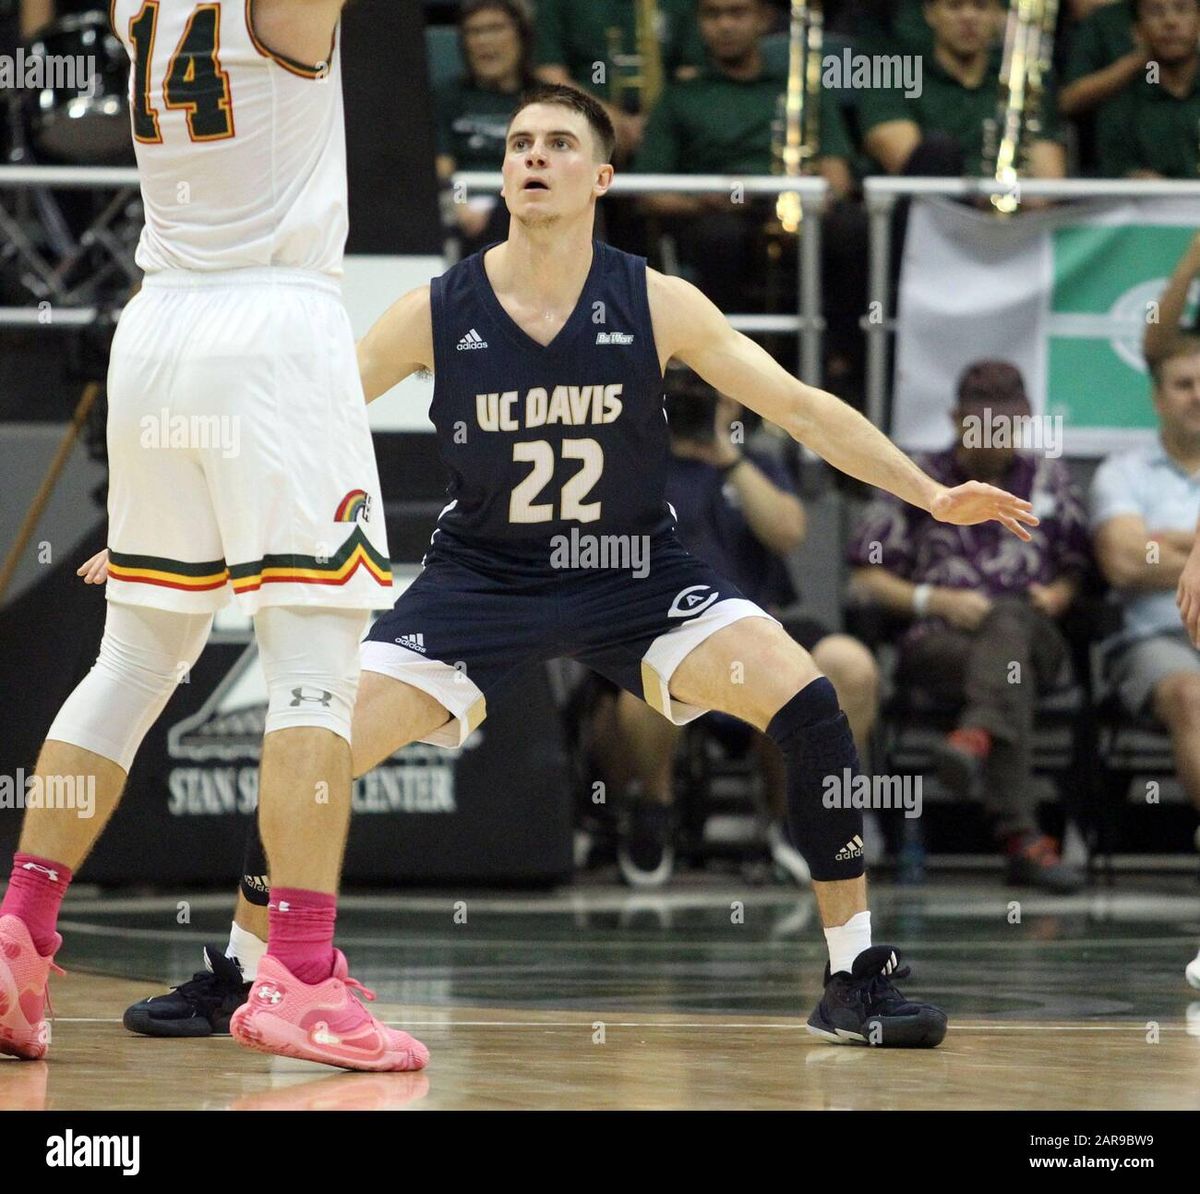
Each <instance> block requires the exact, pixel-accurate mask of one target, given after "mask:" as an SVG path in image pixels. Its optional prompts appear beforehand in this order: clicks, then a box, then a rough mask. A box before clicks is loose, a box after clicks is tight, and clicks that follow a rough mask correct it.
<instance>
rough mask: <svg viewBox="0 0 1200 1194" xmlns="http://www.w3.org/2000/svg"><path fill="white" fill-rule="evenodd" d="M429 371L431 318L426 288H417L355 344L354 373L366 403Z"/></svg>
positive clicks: (380, 318)
mask: <svg viewBox="0 0 1200 1194" xmlns="http://www.w3.org/2000/svg"><path fill="white" fill-rule="evenodd" d="M432 368H433V315H432V312H431V309H430V305H429V287H428V286H418V287H417V288H416V290H410V291H409V292H408V293H407V294H406V295H405V296H404V297H403V298H401V299H398V300H397V301H396V302H395V303H393V304H392V305H391V306H390V307H389V308H388V309H387V311H385V312H384V313H383V314H382V315H381V316H380V317H379V319H377V320H376V321H375V324H374V326H373V327H372V328H371V330H370V331H369V332H367V334H366V335H365V336H364V337H363V338H362V339H361V340H360V341H359V342H358V371H359V373H360V374H362V383H363V391H364V393H365V394H366V396H367V401H368V402H374V401H375V399H376V398H379V397H380V396H381V395H383V394H386V393H387V392H388V390H390V389H391V388H392V387H393V386H395V385H398V384H399V383H400V382H402V381H403V380H404V379H405V378H406V377H408V376H409V375H410V374H413V373H418V372H420V371H421V370H422V369H430V370H431V369H432Z"/></svg>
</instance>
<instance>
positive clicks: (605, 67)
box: [536, 0, 704, 161]
mask: <svg viewBox="0 0 1200 1194" xmlns="http://www.w3.org/2000/svg"><path fill="white" fill-rule="evenodd" d="M656 9H657V21H656V26H657V27H656V29H655V40H656V42H657V44H658V48H659V52H660V55H661V59H662V68H663V81H664V82H669V81H670V80H672V79H678V78H687V77H688V76H689V75H691V74H694V73H695V71H696V70H697V69H698V68H699V67H701V66H703V65H704V47H703V46H702V45H701V44H700V37H699V33H698V32H697V30H696V0H657V4H656ZM536 61H537V73H538V77H539V78H540V79H543V80H544V81H545V82H547V83H570V84H573V85H574V86H576V87H583V88H586V89H587V90H589V91H592V92H593V93H594V94H595V95H596V96H597V97H598V98H599V99H600V100H601V101H602V102H603V103H604V106H605V108H606V109H607V110H608V114H609V116H610V117H612V122H613V127H614V129H615V130H616V133H617V157H618V160H619V161H628V160H629V158H631V157H632V156H633V154H634V153H635V152H636V151H637V148H638V145H639V144H640V143H641V139H642V130H643V126H644V124H645V120H646V116H647V114H648V112H649V110H650V108H652V107H653V100H654V98H656V97H653V96H651V97H650V102H647V97H646V96H645V95H644V94H643V91H642V88H641V87H640V86H639V83H638V80H639V78H640V77H641V76H642V72H643V71H644V69H645V63H643V62H642V58H641V46H640V45H639V41H638V29H637V5H635V4H632V3H630V0H586V3H581V2H580V0H538V5H537V52H536Z"/></svg>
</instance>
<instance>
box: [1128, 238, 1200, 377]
mask: <svg viewBox="0 0 1200 1194" xmlns="http://www.w3.org/2000/svg"><path fill="white" fill-rule="evenodd" d="M1197 278H1200V233H1197V234H1196V235H1195V236H1194V237H1193V238H1192V243H1191V244H1190V245H1188V248H1187V252H1186V253H1184V255H1183V256H1182V257H1181V258H1180V259H1179V263H1178V265H1176V266H1175V269H1174V272H1173V273H1172V274H1171V277H1170V279H1169V280H1168V281H1167V288H1166V289H1165V290H1164V291H1163V292H1162V295H1161V296H1160V297H1159V300H1158V311H1157V313H1156V314H1157V319H1155V320H1154V321H1153V322H1152V323H1148V324H1147V325H1146V334H1145V335H1144V336H1143V337H1142V355H1143V356H1144V357H1145V358H1146V363H1147V364H1149V365H1151V366H1153V365H1154V364H1155V363H1156V362H1157V361H1160V360H1161V359H1162V357H1163V355H1164V354H1165V353H1166V352H1168V351H1169V350H1170V349H1171V347H1172V346H1173V344H1174V342H1175V339H1176V337H1177V336H1178V335H1179V332H1180V325H1181V324H1182V323H1183V322H1184V318H1185V314H1186V310H1187V301H1188V291H1190V290H1191V289H1192V287H1193V285H1194V283H1195V282H1196V280H1197ZM1191 330H1192V331H1200V305H1198V306H1197V308H1196V310H1195V312H1194V313H1193V324H1192V328H1191Z"/></svg>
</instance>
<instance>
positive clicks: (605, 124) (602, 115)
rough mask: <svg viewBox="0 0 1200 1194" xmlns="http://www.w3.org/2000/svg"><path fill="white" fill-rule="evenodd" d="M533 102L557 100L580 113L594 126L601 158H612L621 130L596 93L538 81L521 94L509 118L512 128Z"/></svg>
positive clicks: (509, 125)
mask: <svg viewBox="0 0 1200 1194" xmlns="http://www.w3.org/2000/svg"><path fill="white" fill-rule="evenodd" d="M531 104H556V105H557V106H558V107H560V108H568V109H570V110H571V111H572V112H578V113H580V114H581V115H582V116H584V117H585V118H586V119H587V122H588V125H589V126H590V127H591V130H592V137H593V138H594V140H595V142H596V148H597V149H599V150H600V155H601V157H600V160H601V161H604V162H611V161H612V157H613V151H614V150H615V149H616V147H617V134H616V132H615V131H614V129H613V122H612V121H611V120H610V119H609V116H608V113H607V112H606V111H605V110H604V108H603V107H602V106H601V104H600V102H599V101H598V100H597V99H595V97H594V96H590V95H588V93H587V92H586V91H580V90H579V88H578V87H567V86H566V85H565V84H562V83H538V84H537V85H536V86H534V87H531V88H529V90H528V91H526V92H525V93H524V94H523V95H522V96H521V100H520V102H519V103H518V104H517V106H516V107H515V108H514V109H513V114H512V115H511V116H510V117H509V118H508V127H509V128H510V129H511V128H512V125H513V121H514V120H516V118H517V117H518V116H520V114H521V113H522V112H523V111H525V109H526V108H528V107H529V106H530V105H531Z"/></svg>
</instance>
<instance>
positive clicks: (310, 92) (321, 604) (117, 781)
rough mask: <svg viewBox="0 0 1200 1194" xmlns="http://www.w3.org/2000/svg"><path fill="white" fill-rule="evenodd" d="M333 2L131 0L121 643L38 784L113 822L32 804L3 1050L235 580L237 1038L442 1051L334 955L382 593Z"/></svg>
mask: <svg viewBox="0 0 1200 1194" xmlns="http://www.w3.org/2000/svg"><path fill="white" fill-rule="evenodd" d="M341 8H342V0H216V2H212V0H210V2H208V3H204V4H198V3H194V2H193V0H113V3H112V8H111V17H112V22H113V26H114V28H115V30H116V33H117V35H118V36H119V37H120V39H121V41H122V42H123V44H124V45H125V48H126V50H127V51H128V53H129V57H130V61H131V64H132V70H131V73H130V100H131V106H132V124H133V136H134V140H135V143H136V149H137V159H138V168H139V172H140V174H141V187H142V196H143V200H144V203H145V209H146V226H145V230H144V232H143V234H142V239H141V243H140V245H139V248H138V256H137V260H138V264H139V266H140V267H141V268H142V269H143V270H144V271H145V275H146V277H145V282H144V285H143V288H142V290H141V292H140V294H138V296H137V297H136V298H134V299H133V300H132V301H131V303H130V304H129V306H128V307H127V308H126V310H125V312H124V314H123V316H122V318H121V321H120V324H119V326H118V328H117V332H116V337H115V339H114V342H113V350H112V364H111V368H110V372H109V384H108V393H109V408H110V409H109V425H108V448H109V462H110V469H111V477H110V486H109V557H110V559H109V575H108V585H107V598H108V607H107V617H106V622H105V630H104V636H103V639H102V641H101V644H100V652H99V658H98V659H97V662H96V665H95V667H94V668H93V669H92V671H91V672H90V673H89V675H88V676H87V677H86V678H85V679H84V680H83V681H82V682H81V683H80V685H79V686H78V688H76V690H75V691H74V692H73V693H72V695H71V696H70V697H69V698H68V700H67V702H66V704H65V705H64V706H63V708H62V710H61V711H60V713H59V715H58V717H57V718H56V719H55V721H54V723H53V725H52V726H51V727H50V731H49V734H48V736H47V740H46V743H45V746H44V747H43V750H42V753H41V756H40V758H39V760H38V765H37V771H36V777H35V778H34V780H33V781H32V785H31V792H32V791H34V790H37V791H46V790H50V789H52V788H53V787H54V786H55V785H58V786H59V787H60V789H61V787H62V785H67V786H69V785H70V784H72V783H80V784H87V785H94V801H95V803H94V808H95V815H94V817H92V818H91V819H81V818H80V817H78V816H77V815H76V811H75V809H74V808H72V809H62V808H49V807H35V804H43V803H44V804H50V803H51V802H50V801H44V802H43V801H38V802H35V801H33V800H30V801H29V805H28V808H27V812H26V817H25V822H24V826H23V830H22V834H21V841H20V847H19V850H18V853H17V855H16V858H15V860H14V864H13V870H12V878H11V881H10V883H9V887H8V890H7V893H6V895H5V897H4V902H3V905H2V906H0V1052H3V1053H8V1054H12V1055H15V1056H17V1057H23V1058H39V1057H42V1056H44V1055H45V1053H46V1051H47V1048H48V1045H49V1039H50V1030H49V1025H48V1023H47V1022H46V1020H45V1017H44V1010H43V1008H44V1000H45V995H46V986H47V978H48V973H49V970H50V969H51V968H52V966H53V957H54V954H55V952H56V951H57V949H58V947H59V945H60V944H61V940H62V939H61V938H60V937H59V935H58V933H57V932H56V931H55V924H56V919H57V915H58V910H59V906H60V904H61V902H62V897H63V894H64V893H65V891H66V889H67V885H68V883H69V882H70V880H71V877H72V875H73V874H74V873H75V872H76V871H77V870H78V868H79V866H80V865H81V864H82V862H83V860H84V858H85V857H86V856H87V854H88V851H89V850H90V849H91V847H92V845H93V843H94V842H95V840H96V838H97V837H98V836H99V834H100V831H101V830H102V829H103V827H104V825H105V823H106V822H107V820H108V818H109V816H110V815H111V814H112V812H113V810H114V808H115V807H116V805H117V803H118V800H119V798H120V794H121V790H122V786H123V785H124V782H125V778H126V775H127V773H128V771H129V768H130V765H131V764H132V762H133V759H134V756H135V754H136V753H137V750H138V747H139V745H140V744H141V741H142V738H143V737H144V735H145V734H146V732H147V730H148V729H149V728H150V726H151V725H152V724H153V723H154V721H155V720H156V719H157V718H158V716H159V714H160V713H161V712H162V710H163V707H164V706H165V705H166V703H167V700H168V699H169V697H170V696H171V693H172V691H173V690H174V687H175V685H176V684H177V683H179V682H180V681H181V680H183V679H186V676H187V672H188V669H189V668H190V667H191V666H192V664H193V663H194V662H195V661H196V659H197V657H198V656H199V655H200V652H201V650H202V649H203V647H204V643H205V640H206V639H207V637H208V633H209V629H210V627H211V625H212V619H213V614H214V611H216V610H217V609H219V608H220V607H221V606H222V605H224V604H225V603H226V602H227V601H228V600H230V598H232V599H234V600H235V601H236V602H237V603H238V604H239V605H240V606H241V608H242V609H243V610H245V611H246V612H247V613H249V614H251V615H252V616H253V618H254V625H255V632H256V634H257V637H258V644H259V653H260V656H261V658H262V663H263V670H264V672H265V675H266V679H267V685H268V689H269V692H270V703H269V707H268V713H267V720H266V737H265V739H264V743H263V752H262V772H261V783H260V811H259V816H260V819H261V829H262V834H263V838H264V841H265V844H266V848H267V850H268V852H269V855H270V859H271V875H272V880H273V884H272V888H271V893H270V904H269V916H270V921H271V944H270V949H269V952H268V954H267V956H266V957H265V958H263V960H262V962H261V964H260V966H259V971H258V974H259V979H260V986H259V988H258V990H260V991H263V992H265V994H263V995H262V996H261V997H262V998H263V999H264V1000H269V1001H270V1003H271V1006H272V1010H273V1012H274V1013H275V1014H274V1015H273V1016H272V1017H271V1018H270V1019H271V1024H272V1026H273V1027H272V1028H271V1030H270V1031H268V1032H263V1033H258V1034H256V1035H253V1036H252V1035H250V1034H248V1035H247V1039H246V1040H245V1041H244V1043H246V1044H249V1045H251V1047H254V1048H258V1049H261V1050H263V1051H266V1052H272V1053H282V1054H286V1055H289V1056H295V1057H301V1058H307V1059H310V1060H315V1061H322V1062H327V1063H329V1064H331V1065H337V1066H342V1067H345V1068H348V1069H365V1070H405V1069H420V1068H421V1067H422V1066H424V1064H425V1062H426V1060H427V1057H428V1053H427V1051H426V1049H425V1047H424V1046H423V1045H421V1044H420V1043H419V1042H418V1041H415V1040H413V1039H412V1038H411V1037H410V1036H408V1035H407V1034H405V1033H401V1032H395V1031H392V1030H390V1029H388V1028H386V1027H384V1026H383V1025H382V1024H380V1023H379V1022H378V1021H377V1020H376V1019H375V1018H374V1017H373V1016H371V1015H370V1014H369V1013H368V1012H367V1010H366V1009H365V1008H364V1007H363V1005H362V1004H361V1003H360V1002H359V1001H358V1000H357V999H356V998H355V997H354V996H353V994H352V993H351V988H352V987H358V986H359V984H357V983H355V982H354V980H353V979H349V978H348V977H347V969H346V960H345V958H344V956H343V955H342V954H341V953H340V952H339V951H337V950H335V949H334V947H333V929H334V917H335V911H336V892H337V885H338V878H339V873H340V867H341V857H342V850H343V846H344V842H345V835H346V827H347V821H348V815H349V807H350V747H349V738H350V722H351V711H352V709H353V707H354V701H355V694H356V691H357V686H358V674H359V663H358V658H359V656H358V643H359V640H360V639H361V637H362V635H363V632H364V630H365V627H366V623H367V618H368V614H369V611H370V610H371V609H372V608H379V607H380V606H384V605H387V604H389V603H390V600H391V598H390V596H389V590H390V586H391V576H390V571H389V565H388V551H387V541H386V536H385V533H384V526H383V510H382V507H381V503H380V496H379V480H378V476H377V472H376V467H375V460H374V455H373V451H372V445H371V437H370V432H369V429H368V426H367V418H366V405H365V402H364V397H363V390H362V384H361V382H360V380H359V375H358V369H357V364H356V360H355V346H354V339H353V335H352V333H351V329H350V322H349V319H348V317H347V315H346V312H345V309H344V307H343V305H342V302H341V297H340V291H339V285H338V277H339V275H340V274H341V270H342V255H343V249H344V244H345V239H346V231H347V202H346V160H345V138H344V128H343V113H342V91H341V78H340V73H341V72H340V64H339V56H338V47H337V26H338V20H339V17H340V12H341ZM59 803H61V802H59ZM263 980H267V981H265V982H264V981H263ZM368 995H369V993H368Z"/></svg>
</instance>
